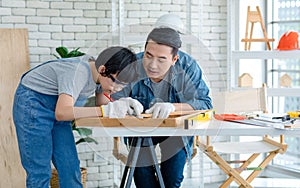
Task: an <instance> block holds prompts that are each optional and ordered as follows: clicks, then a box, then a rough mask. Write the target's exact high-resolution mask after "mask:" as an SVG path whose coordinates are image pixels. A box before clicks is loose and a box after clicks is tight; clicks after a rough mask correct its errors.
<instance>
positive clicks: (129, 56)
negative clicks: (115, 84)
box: [95, 46, 137, 83]
mask: <svg viewBox="0 0 300 188" xmlns="http://www.w3.org/2000/svg"><path fill="white" fill-rule="evenodd" d="M136 60H137V59H136V55H135V53H134V52H133V51H131V50H130V49H128V48H125V47H121V46H113V47H109V48H106V49H105V50H103V51H102V52H101V53H100V54H99V56H98V57H97V59H96V62H95V65H96V69H97V70H98V69H99V67H100V66H101V65H104V66H105V72H103V73H100V74H101V75H102V76H109V75H111V74H117V79H118V80H119V81H121V82H124V83H129V82H131V81H134V80H135V79H136V73H135V72H134V71H135V69H133V68H132V66H130V64H132V63H134V62H136ZM121 72H122V74H120V73H121ZM125 73H126V74H125Z"/></svg>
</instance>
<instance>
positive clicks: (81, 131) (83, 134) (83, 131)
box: [76, 127, 93, 136]
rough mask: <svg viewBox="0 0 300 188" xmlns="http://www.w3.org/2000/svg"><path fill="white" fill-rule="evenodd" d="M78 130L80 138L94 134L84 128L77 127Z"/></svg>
mask: <svg viewBox="0 0 300 188" xmlns="http://www.w3.org/2000/svg"><path fill="white" fill-rule="evenodd" d="M76 130H77V132H78V134H79V135H80V136H89V135H91V134H92V133H93V131H92V130H91V129H89V128H84V127H82V128H77V127H76Z"/></svg>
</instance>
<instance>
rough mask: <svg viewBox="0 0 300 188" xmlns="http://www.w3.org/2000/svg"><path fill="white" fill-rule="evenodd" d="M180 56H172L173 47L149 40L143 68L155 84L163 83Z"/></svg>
mask: <svg viewBox="0 0 300 188" xmlns="http://www.w3.org/2000/svg"><path fill="white" fill-rule="evenodd" d="M177 59H178V55H176V56H175V57H173V56H172V47H170V46H167V45H163V44H157V43H156V42H154V41H152V40H149V41H148V44H147V46H146V48H145V52H144V59H143V66H144V69H145V71H146V74H147V76H148V77H149V78H150V79H151V80H152V81H154V82H159V81H161V80H162V79H163V78H164V77H165V75H166V73H167V72H168V71H169V69H170V67H171V66H172V65H174V64H175V62H176V61H177Z"/></svg>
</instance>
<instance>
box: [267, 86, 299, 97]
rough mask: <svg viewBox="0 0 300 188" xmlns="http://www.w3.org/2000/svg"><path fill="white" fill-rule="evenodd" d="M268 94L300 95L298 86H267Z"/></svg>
mask: <svg viewBox="0 0 300 188" xmlns="http://www.w3.org/2000/svg"><path fill="white" fill-rule="evenodd" d="M267 93H268V96H282V97H300V95H299V93H300V88H267Z"/></svg>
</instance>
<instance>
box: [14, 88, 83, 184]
mask: <svg viewBox="0 0 300 188" xmlns="http://www.w3.org/2000/svg"><path fill="white" fill-rule="evenodd" d="M57 98H58V96H51V95H44V94H41V93H38V92H35V91H33V90H31V89H29V88H26V87H25V86H23V85H21V84H20V85H19V86H18V88H17V91H16V93H15V98H14V104H13V119H14V124H15V126H16V131H17V138H18V144H19V151H20V156H21V162H22V165H23V168H24V169H25V171H26V173H27V178H26V187H27V188H48V187H49V182H50V178H51V160H52V163H53V164H54V166H55V168H56V169H57V171H58V177H59V184H60V187H61V188H69V187H72V188H82V184H81V173H80V167H79V163H80V162H79V159H78V156H77V151H76V146H75V142H74V136H73V133H72V127H71V122H69V121H56V119H55V106H56V102H57Z"/></svg>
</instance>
